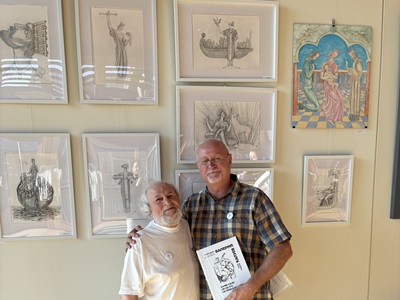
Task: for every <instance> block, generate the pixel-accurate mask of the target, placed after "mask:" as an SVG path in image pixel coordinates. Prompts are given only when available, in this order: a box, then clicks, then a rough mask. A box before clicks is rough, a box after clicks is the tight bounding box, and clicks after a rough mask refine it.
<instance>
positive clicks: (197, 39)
mask: <svg viewBox="0 0 400 300" xmlns="http://www.w3.org/2000/svg"><path fill="white" fill-rule="evenodd" d="M174 4H175V55H176V80H177V81H236V82H247V81H252V82H276V81H277V61H278V60H277V54H278V53H277V36H278V7H279V6H278V2H277V1H249V0H241V1H240V0H234V1H210V0H201V1H200V0H175V1H174Z"/></svg>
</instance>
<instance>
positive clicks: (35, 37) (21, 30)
mask: <svg viewBox="0 0 400 300" xmlns="http://www.w3.org/2000/svg"><path fill="white" fill-rule="evenodd" d="M0 60H1V66H0V103H29V104H34V103H44V104H67V103H68V97H67V83H66V78H67V77H66V70H65V53H64V36H63V23H62V12H61V0H54V1H52V0H29V1H28V0H0Z"/></svg>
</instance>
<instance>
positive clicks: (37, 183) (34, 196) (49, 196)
mask: <svg viewBox="0 0 400 300" xmlns="http://www.w3.org/2000/svg"><path fill="white" fill-rule="evenodd" d="M31 161H32V165H31V168H30V171H29V172H28V173H26V172H23V173H22V174H21V177H20V178H21V180H20V182H19V184H18V187H17V198H18V201H19V202H20V203H21V204H22V206H23V207H24V208H25V209H29V210H34V211H40V210H41V209H44V208H47V207H48V206H49V205H50V204H51V202H52V201H53V196H54V189H53V187H52V185H51V184H50V183H49V182H48V181H47V180H46V179H45V178H44V177H43V176H41V175H40V174H39V167H38V166H37V165H36V163H35V159H34V158H32V159H31Z"/></svg>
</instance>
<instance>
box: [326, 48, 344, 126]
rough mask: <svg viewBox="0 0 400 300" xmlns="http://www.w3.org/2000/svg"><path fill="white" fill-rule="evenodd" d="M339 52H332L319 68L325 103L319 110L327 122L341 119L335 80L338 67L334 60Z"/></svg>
mask: <svg viewBox="0 0 400 300" xmlns="http://www.w3.org/2000/svg"><path fill="white" fill-rule="evenodd" d="M338 53H339V51H338V50H336V49H335V50H333V51H332V52H331V53H329V54H328V60H327V61H326V62H324V63H323V65H322V67H321V79H322V81H323V82H324V95H325V101H324V102H323V103H322V105H321V110H322V111H323V113H324V114H325V118H326V120H327V121H329V122H332V123H334V122H336V121H340V120H341V119H342V117H343V106H344V104H343V99H342V95H341V94H340V91H339V87H338V84H337V83H336V80H337V78H338V74H339V73H338V70H339V67H338V65H337V64H336V63H335V58H336V57H337V56H338Z"/></svg>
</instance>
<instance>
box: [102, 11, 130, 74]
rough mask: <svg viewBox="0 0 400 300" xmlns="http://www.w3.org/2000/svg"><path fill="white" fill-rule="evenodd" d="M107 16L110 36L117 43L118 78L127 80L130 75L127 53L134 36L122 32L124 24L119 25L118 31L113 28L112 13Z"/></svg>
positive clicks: (116, 64) (116, 65)
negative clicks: (127, 47)
mask: <svg viewBox="0 0 400 300" xmlns="http://www.w3.org/2000/svg"><path fill="white" fill-rule="evenodd" d="M105 15H106V16H107V26H108V29H109V33H110V36H111V37H112V38H113V39H114V43H115V67H117V76H118V77H120V78H125V77H126V76H127V75H128V71H127V70H128V69H127V66H128V54H127V52H126V46H128V45H129V46H130V45H131V41H132V34H131V33H130V32H126V33H123V32H122V30H123V29H124V27H125V24H124V23H122V22H120V23H119V24H118V26H117V29H115V28H113V27H112V25H111V19H110V16H111V13H110V11H107V13H106V14H105ZM113 15H116V14H113Z"/></svg>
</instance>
